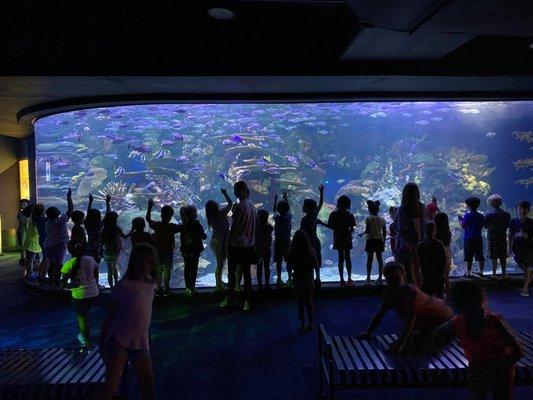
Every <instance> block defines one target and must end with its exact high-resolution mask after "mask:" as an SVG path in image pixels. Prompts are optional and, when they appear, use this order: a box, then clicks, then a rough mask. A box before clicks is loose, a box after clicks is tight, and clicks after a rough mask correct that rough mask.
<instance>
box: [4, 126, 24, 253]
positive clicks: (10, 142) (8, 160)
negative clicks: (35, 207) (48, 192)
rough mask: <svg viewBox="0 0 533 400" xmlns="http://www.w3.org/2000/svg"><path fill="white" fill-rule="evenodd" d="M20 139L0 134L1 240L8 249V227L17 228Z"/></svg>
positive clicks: (5, 248)
mask: <svg viewBox="0 0 533 400" xmlns="http://www.w3.org/2000/svg"><path fill="white" fill-rule="evenodd" d="M20 142H21V141H20V140H17V139H13V138H9V137H6V136H1V135H0V216H1V217H2V242H3V245H4V246H3V247H4V250H8V245H9V242H10V240H9V239H10V238H9V235H8V232H9V230H10V229H13V228H15V229H16V228H17V226H18V221H17V211H18V201H19V170H18V162H17V161H18V153H19V146H20Z"/></svg>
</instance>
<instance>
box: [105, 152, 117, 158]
mask: <svg viewBox="0 0 533 400" xmlns="http://www.w3.org/2000/svg"><path fill="white" fill-rule="evenodd" d="M105 156H106V157H107V158H110V159H112V160H117V159H118V156H117V155H116V154H115V153H109V154H106V155H105Z"/></svg>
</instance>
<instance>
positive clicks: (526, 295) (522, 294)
mask: <svg viewBox="0 0 533 400" xmlns="http://www.w3.org/2000/svg"><path fill="white" fill-rule="evenodd" d="M520 296H522V297H529V291H527V290H522V291H521V292H520Z"/></svg>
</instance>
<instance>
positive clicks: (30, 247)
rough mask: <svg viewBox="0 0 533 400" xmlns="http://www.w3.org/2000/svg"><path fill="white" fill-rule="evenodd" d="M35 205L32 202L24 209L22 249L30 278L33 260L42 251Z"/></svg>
mask: <svg viewBox="0 0 533 400" xmlns="http://www.w3.org/2000/svg"><path fill="white" fill-rule="evenodd" d="M34 208H35V207H34V206H32V205H31V204H30V205H29V206H26V208H25V209H24V211H23V215H24V222H23V224H24V227H23V230H24V239H23V241H22V249H23V250H24V254H25V261H26V270H25V271H24V276H25V277H26V278H28V279H33V276H32V275H33V261H34V260H35V258H36V257H37V255H38V254H39V253H40V252H41V246H40V245H39V230H38V229H37V216H36V215H35V210H34Z"/></svg>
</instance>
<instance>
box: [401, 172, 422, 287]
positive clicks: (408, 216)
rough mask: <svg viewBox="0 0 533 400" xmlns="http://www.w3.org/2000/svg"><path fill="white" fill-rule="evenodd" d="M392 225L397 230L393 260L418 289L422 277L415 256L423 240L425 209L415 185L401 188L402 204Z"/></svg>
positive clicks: (411, 184)
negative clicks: (401, 265) (402, 267)
mask: <svg viewBox="0 0 533 400" xmlns="http://www.w3.org/2000/svg"><path fill="white" fill-rule="evenodd" d="M394 223H395V224H396V228H397V230H398V232H397V236H396V249H395V251H394V258H395V259H396V261H399V262H400V263H402V264H403V266H404V268H405V272H406V278H407V281H408V282H409V283H411V284H414V285H417V286H419V287H420V285H421V284H422V275H421V273H420V267H419V265H418V260H417V256H416V248H417V245H418V243H419V242H421V241H422V240H423V239H424V226H425V223H426V208H425V207H424V204H423V203H421V202H420V190H419V189H418V186H417V184H416V183H413V182H409V183H407V184H406V185H405V186H404V187H403V191H402V204H401V205H400V207H399V208H398V211H397V212H396V216H395V218H394Z"/></svg>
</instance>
